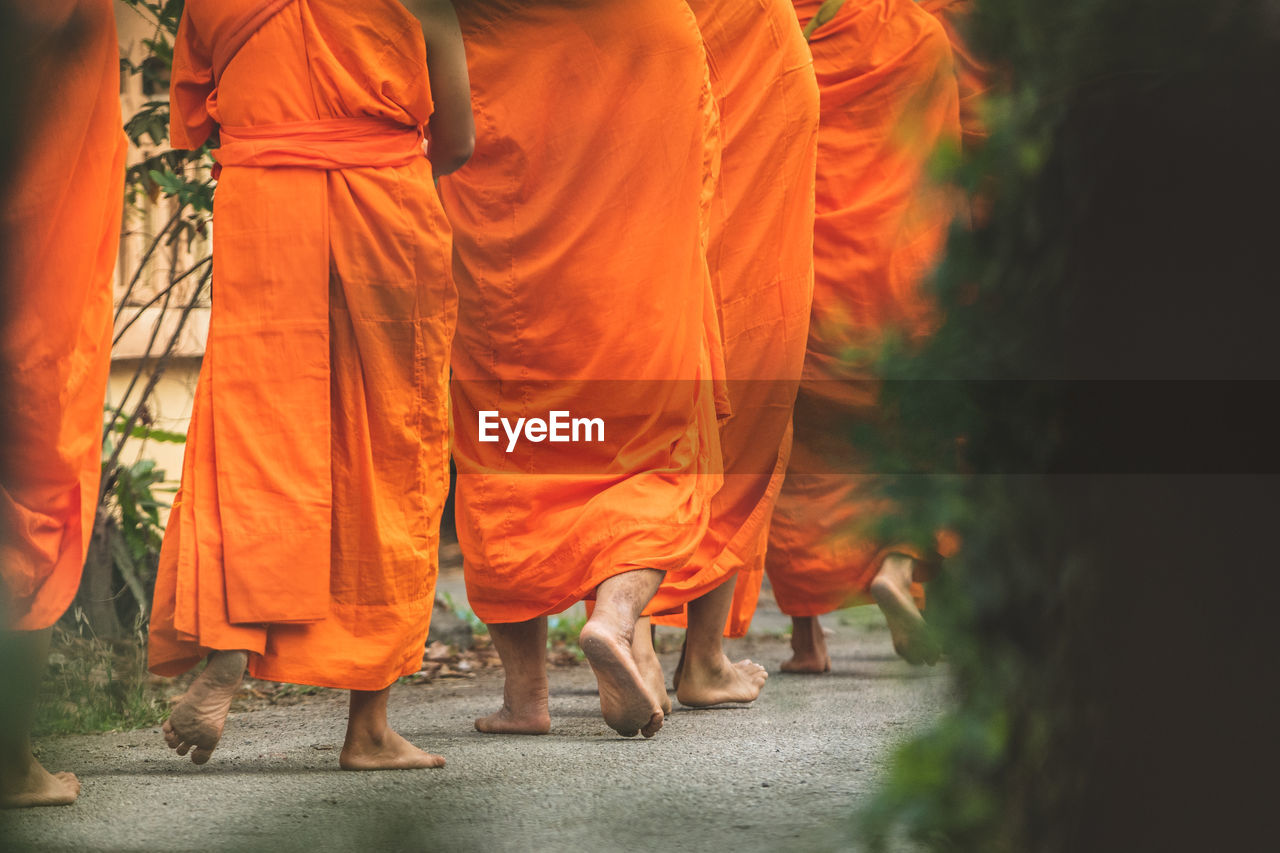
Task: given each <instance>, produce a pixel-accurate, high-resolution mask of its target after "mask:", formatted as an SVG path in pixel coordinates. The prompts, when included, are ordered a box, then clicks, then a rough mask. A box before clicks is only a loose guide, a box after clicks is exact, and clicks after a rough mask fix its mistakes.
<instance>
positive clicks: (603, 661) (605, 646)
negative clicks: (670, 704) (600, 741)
mask: <svg viewBox="0 0 1280 853" xmlns="http://www.w3.org/2000/svg"><path fill="white" fill-rule="evenodd" d="M663 574H664V573H663V572H660V571H658V570H657V569H635V570H633V571H629V572H623V573H622V574H620V575H614V576H613V577H611V578H609V579H608V580H606V581H605V582H604V583H602V584H600V586H598V587H596V607H595V611H594V612H593V613H592V614H591V618H590V619H589V620H587V624H586V625H585V626H583V628H582V633H581V634H580V635H579V636H578V645H580V646H582V651H583V654H585V655H586V656H587V662H588V663H589V664H591V670H592V672H594V673H595V674H596V681H597V683H598V684H599V686H600V711H601V712H602V713H603V714H604V721H605V722H606V723H608V724H609V728H611V729H613V730H614V731H615V732H617V733H618V734H620V735H622V736H623V737H635V735H636V734H643V735H644V736H645V737H653V736H654V735H655V734H657V732H658V729H660V728H662V718H663V715H662V706H661V704H660V703H659V701H658V697H656V696H654V695H653V694H652V693H651V692H650V691H649V687H648V683H647V682H646V680H645V677H644V675H642V674H641V672H640V667H639V665H638V664H637V663H636V659H635V656H634V654H633V653H632V647H631V644H632V641H633V640H634V639H635V630H636V621H637V620H638V619H639V618H640V613H641V612H642V611H643V610H644V607H645V605H646V604H648V603H649V599H651V598H653V594H654V593H655V592H657V591H658V586H659V585H660V584H661V583H662V576H663Z"/></svg>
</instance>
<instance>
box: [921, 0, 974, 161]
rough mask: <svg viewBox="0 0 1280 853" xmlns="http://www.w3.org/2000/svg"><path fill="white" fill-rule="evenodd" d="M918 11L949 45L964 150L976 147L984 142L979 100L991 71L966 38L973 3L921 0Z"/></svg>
mask: <svg viewBox="0 0 1280 853" xmlns="http://www.w3.org/2000/svg"><path fill="white" fill-rule="evenodd" d="M920 7H921V8H922V9H924V10H925V11H926V12H929V13H930V14H931V15H933V16H934V17H935V18H937V19H938V23H940V24H942V29H943V30H945V31H946V33H947V40H948V41H949V42H951V55H952V56H953V57H954V58H955V71H956V82H957V84H958V86H959V93H960V130H961V133H962V134H963V138H964V146H965V148H969V147H971V146H976V145H979V144H981V143H982V141H983V140H984V139H986V138H987V128H986V124H985V122H984V121H983V118H982V99H983V95H985V94H986V92H987V91H988V90H989V89H990V88H991V83H990V80H991V69H990V67H988V66H987V65H986V64H985V63H984V62H982V60H981V59H979V58H978V56H977V55H976V54H974V52H973V51H972V49H970V47H969V45H968V40H967V38H966V32H965V31H966V27H967V25H968V22H969V19H970V15H972V14H973V8H974V4H973V0H920Z"/></svg>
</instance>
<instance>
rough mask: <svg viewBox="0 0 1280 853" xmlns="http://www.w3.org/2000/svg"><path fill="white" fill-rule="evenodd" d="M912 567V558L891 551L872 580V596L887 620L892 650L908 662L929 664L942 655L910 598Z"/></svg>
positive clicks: (913, 561) (935, 661)
mask: <svg viewBox="0 0 1280 853" xmlns="http://www.w3.org/2000/svg"><path fill="white" fill-rule="evenodd" d="M914 570H915V560H912V559H911V558H910V557H907V556H905V555H903V554H890V555H889V556H887V557H885V558H884V562H883V563H881V564H880V571H879V572H877V573H876V577H875V580H873V581H872V582H871V595H872V596H874V597H875V600H876V604H878V605H880V612H882V613H883V614H884V618H885V621H886V622H888V623H889V633H890V634H891V635H892V636H893V649H894V651H896V652H897V653H898V654H899V656H901V657H902V658H903V659H904V660H906V661H907V662H908V663H913V664H922V663H927V664H929V665H930V666H932V665H933V664H935V663H937V662H938V658H939V657H941V656H942V650H941V649H940V648H938V644H937V642H936V641H935V640H934V638H933V635H932V634H931V633H930V632H929V626H928V625H926V624H925V621H924V617H923V616H921V615H920V610H919V608H917V607H916V603H915V600H914V599H912V597H911V578H912V576H913V574H914Z"/></svg>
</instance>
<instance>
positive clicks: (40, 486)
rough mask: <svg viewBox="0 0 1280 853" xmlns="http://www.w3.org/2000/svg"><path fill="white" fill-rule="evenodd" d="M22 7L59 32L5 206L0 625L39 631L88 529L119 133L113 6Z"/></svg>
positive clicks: (78, 565)
mask: <svg viewBox="0 0 1280 853" xmlns="http://www.w3.org/2000/svg"><path fill="white" fill-rule="evenodd" d="M22 14H23V15H24V16H25V17H27V18H29V19H31V22H32V25H33V27H34V28H35V29H37V30H41V31H44V32H46V33H53V32H58V31H60V30H61V31H64V32H65V36H53V35H49V36H48V38H47V40H44V41H42V43H41V44H38V45H32V53H31V61H30V65H29V66H28V67H27V72H28V76H27V77H26V79H25V81H24V82H23V86H24V87H28V91H27V92H26V95H27V100H26V103H25V106H26V108H27V109H26V113H25V114H26V115H27V116H28V118H27V119H26V120H25V123H24V125H23V126H24V128H26V140H25V145H24V149H23V152H22V157H21V159H20V160H19V161H18V162H17V163H14V164H10V166H11V167H12V168H13V169H14V179H13V181H12V182H11V183H10V184H9V188H8V190H7V192H6V195H5V198H4V199H3V202H0V216H3V221H2V222H0V229H2V231H0V236H2V237H3V239H4V241H5V245H4V247H3V250H2V251H3V263H4V265H5V269H4V273H3V276H2V278H3V280H4V281H5V283H6V284H7V285H8V291H9V293H8V294H7V296H8V299H7V304H5V305H4V306H3V308H4V313H3V316H0V347H3V352H2V353H0V363H3V364H4V367H5V371H6V373H7V374H8V375H7V376H6V377H5V386H4V393H5V397H6V399H5V403H4V425H3V429H4V430H6V434H5V442H6V444H7V447H6V448H5V449H4V471H3V480H0V580H2V581H3V583H2V584H0V627H8V628H14V629H17V630H38V629H41V628H47V627H48V626H50V625H52V624H53V623H54V622H55V621H57V619H58V617H60V616H61V615H62V613H63V611H65V610H66V609H67V607H68V605H70V603H71V600H72V599H73V598H74V597H75V594H76V589H77V588H78V587H79V584H80V574H81V570H82V568H83V566H84V560H85V554H86V552H87V550H88V547H89V540H90V537H91V535H92V533H93V522H94V512H95V509H96V507H97V504H98V486H99V476H100V471H101V464H102V404H103V399H104V398H105V396H106V389H107V374H108V372H109V371H110V367H111V319H112V312H111V281H112V274H113V272H114V269H115V260H116V251H117V248H118V246H119V243H120V217H121V211H122V206H123V203H124V158H125V151H126V140H125V137H124V132H123V130H122V129H121V121H120V53H119V47H118V41H117V38H116V28H115V14H114V10H113V8H112V4H111V2H110V0H58V2H51V3H47V4H30V8H29V9H27V10H25V11H24V12H23V13H22ZM6 689H7V688H6Z"/></svg>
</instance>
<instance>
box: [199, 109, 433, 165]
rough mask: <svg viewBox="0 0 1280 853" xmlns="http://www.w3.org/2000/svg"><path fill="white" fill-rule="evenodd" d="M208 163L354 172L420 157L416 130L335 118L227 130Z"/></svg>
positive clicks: (396, 124)
mask: <svg viewBox="0 0 1280 853" xmlns="http://www.w3.org/2000/svg"><path fill="white" fill-rule="evenodd" d="M221 140H222V145H221V147H220V148H218V149H217V150H215V151H214V157H215V158H217V161H218V163H219V164H220V165H221V166H223V167H224V168H226V167H228V166H258V167H271V166H298V167H302V168H305V169H358V168H361V167H379V166H392V167H394V166H408V165H409V164H410V163H412V162H414V160H416V159H418V158H420V157H422V156H423V152H422V141H423V134H422V129H421V128H417V127H410V126H408V125H404V124H400V123H399V122H395V121H392V120H390V119H383V118H374V117H371V116H370V117H363V118H335V119H319V120H316V121H298V122H289V123H287V124H268V125H255V126H252V127H227V126H225V125H224V126H223V127H222V129H221Z"/></svg>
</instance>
